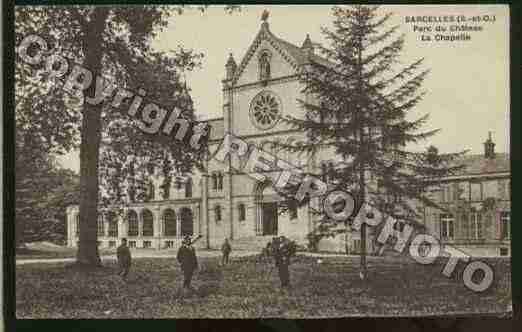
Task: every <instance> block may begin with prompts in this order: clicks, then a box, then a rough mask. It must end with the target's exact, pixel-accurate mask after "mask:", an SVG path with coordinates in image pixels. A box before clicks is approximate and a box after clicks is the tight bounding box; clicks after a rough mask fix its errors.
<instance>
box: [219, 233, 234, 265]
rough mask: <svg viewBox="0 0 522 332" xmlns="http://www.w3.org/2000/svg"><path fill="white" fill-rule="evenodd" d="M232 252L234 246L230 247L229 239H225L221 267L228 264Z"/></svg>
mask: <svg viewBox="0 0 522 332" xmlns="http://www.w3.org/2000/svg"><path fill="white" fill-rule="evenodd" d="M231 251H232V246H230V242H228V239H227V238H225V242H223V245H222V246H221V253H222V254H223V258H222V260H221V265H225V264H228V256H229V255H230V252H231Z"/></svg>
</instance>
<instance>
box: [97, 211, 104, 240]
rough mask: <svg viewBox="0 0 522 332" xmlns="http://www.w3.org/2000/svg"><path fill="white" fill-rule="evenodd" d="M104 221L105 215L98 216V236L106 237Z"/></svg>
mask: <svg viewBox="0 0 522 332" xmlns="http://www.w3.org/2000/svg"><path fill="white" fill-rule="evenodd" d="M104 226H105V225H104V220H103V213H99V214H98V223H97V230H98V236H104V235H105V227H104Z"/></svg>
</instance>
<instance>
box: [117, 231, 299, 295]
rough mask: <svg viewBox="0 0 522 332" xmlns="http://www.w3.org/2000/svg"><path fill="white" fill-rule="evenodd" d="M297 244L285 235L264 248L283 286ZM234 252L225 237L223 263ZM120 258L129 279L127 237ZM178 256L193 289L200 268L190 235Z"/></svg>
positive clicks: (287, 282) (186, 283)
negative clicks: (193, 281)
mask: <svg viewBox="0 0 522 332" xmlns="http://www.w3.org/2000/svg"><path fill="white" fill-rule="evenodd" d="M296 248H297V247H296V245H295V243H294V242H293V241H290V240H289V239H287V238H286V237H284V236H280V237H274V238H273V239H272V241H270V242H268V243H267V245H266V248H265V249H264V252H265V254H267V255H268V256H269V257H273V259H274V264H275V266H276V267H277V268H278V272H279V278H280V280H281V287H282V288H288V287H290V274H289V271H288V266H289V265H290V259H291V257H292V256H293V255H295V252H296ZM231 252H232V246H231V245H230V242H229V241H228V239H225V241H224V242H223V245H222V246H221V253H222V257H221V264H222V265H227V264H229V257H230V253H231ZM116 256H117V259H118V266H119V271H118V275H119V276H120V277H121V278H122V279H123V280H126V279H127V275H128V274H129V271H130V267H131V262H132V257H131V252H130V249H129V247H128V246H127V239H125V238H123V239H122V240H121V245H120V246H119V247H118V249H117V251H116ZM176 258H177V260H178V262H179V264H180V266H181V270H182V271H183V288H186V289H192V287H191V285H190V284H191V281H192V276H193V274H194V271H195V270H197V268H198V259H197V256H196V249H195V248H194V246H193V241H192V239H191V237H190V236H185V237H184V238H183V240H182V242H181V246H180V248H179V249H178V253H177V255H176Z"/></svg>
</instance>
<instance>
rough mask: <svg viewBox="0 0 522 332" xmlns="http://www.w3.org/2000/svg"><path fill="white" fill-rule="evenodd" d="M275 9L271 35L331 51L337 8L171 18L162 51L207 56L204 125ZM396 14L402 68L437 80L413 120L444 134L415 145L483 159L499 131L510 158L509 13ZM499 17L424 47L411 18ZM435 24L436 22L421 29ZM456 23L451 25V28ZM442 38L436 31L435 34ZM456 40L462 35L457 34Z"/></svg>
mask: <svg viewBox="0 0 522 332" xmlns="http://www.w3.org/2000/svg"><path fill="white" fill-rule="evenodd" d="M264 9H268V11H269V12H270V16H269V19H268V22H269V24H270V30H271V31H272V33H274V34H275V35H276V36H278V37H279V38H282V39H284V40H286V41H288V42H291V43H293V44H295V45H298V46H300V45H301V44H302V42H303V41H304V39H305V37H306V34H307V33H308V34H310V38H311V39H312V41H313V42H315V43H321V44H323V45H324V46H327V45H328V43H327V41H326V40H325V38H324V37H323V35H322V33H321V27H331V22H332V15H331V6H323V5H321V6H319V5H307V6H304V5H302V6H293V5H292V6H291V5H278V6H268V5H264V6H243V7H242V9H241V11H240V12H235V13H233V14H228V13H226V12H225V11H224V10H223V8H222V7H219V6H211V7H209V8H208V9H207V10H206V11H205V12H204V13H201V12H200V11H198V10H186V11H185V12H184V13H183V14H182V15H174V16H173V17H171V18H170V21H169V25H168V26H167V27H166V29H165V30H164V31H163V32H161V33H160V34H159V35H158V36H157V38H156V40H154V42H153V46H154V48H156V49H158V50H169V49H176V48H177V47H178V45H182V46H183V47H184V48H189V49H194V50H195V51H197V52H202V53H203V54H204V55H205V57H204V59H203V62H202V66H201V68H199V69H196V70H195V71H194V72H187V73H186V75H185V76H186V80H187V83H188V85H189V87H190V88H191V90H192V91H191V95H192V98H193V100H194V104H195V108H196V112H197V114H198V117H199V118H200V119H208V118H215V117H220V116H222V114H221V112H222V90H221V89H222V86H221V80H222V79H223V78H224V75H225V67H224V66H225V62H226V60H227V58H228V55H229V53H232V54H233V56H234V58H235V60H236V62H237V63H238V64H239V63H240V62H241V59H242V58H243V56H244V55H245V53H246V51H247V49H248V47H249V46H250V44H251V42H252V41H253V40H254V38H255V36H256V34H257V32H258V31H259V29H260V26H261V21H260V17H261V13H262V12H263V10H264ZM381 10H382V12H391V13H392V14H393V16H392V18H391V19H390V23H391V24H393V25H395V24H397V25H399V30H398V33H403V34H404V35H405V45H404V48H403V51H402V56H401V62H402V63H400V64H399V66H400V65H406V64H408V63H411V62H413V61H415V60H417V59H419V58H424V67H423V68H425V69H430V74H429V76H428V77H427V79H426V81H425V82H424V85H423V87H422V88H423V89H424V90H425V91H426V92H427V94H426V96H425V97H424V99H423V101H422V102H421V103H420V104H419V105H418V106H417V107H416V109H415V110H414V111H413V113H412V114H411V117H412V118H414V117H420V116H422V115H424V114H426V113H429V114H430V119H429V121H428V124H427V125H426V127H425V128H424V129H427V130H429V129H437V128H440V129H441V131H440V132H439V133H438V134H437V135H435V136H433V137H431V138H430V139H429V140H428V141H426V142H424V143H422V144H419V145H417V146H412V147H411V149H412V150H416V151H420V150H424V149H425V148H426V146H428V145H431V144H432V145H435V146H436V147H437V148H439V150H440V151H441V152H457V151H462V150H466V149H467V150H469V153H470V154H480V153H483V142H484V141H485V140H486V138H487V136H488V131H491V132H492V135H493V140H494V141H495V143H496V148H495V149H496V151H497V152H509V98H510V97H509V96H510V92H509V9H508V7H507V6H499V5H481V6H479V5H471V6H455V5H452V6H441V5H439V6H429V5H422V6H421V5H415V6H414V5H400V6H383V7H381ZM420 15H421V16H437V17H438V16H452V15H455V16H457V15H466V17H468V18H470V17H472V16H481V17H483V15H489V17H492V16H493V15H494V16H495V22H491V21H490V22H487V23H481V24H476V23H468V25H473V26H477V25H480V26H481V27H482V28H483V30H482V31H478V32H469V33H468V34H469V35H470V36H471V40H468V41H453V42H450V41H431V42H426V41H421V33H419V32H417V31H414V24H413V23H407V22H406V17H410V16H420ZM416 25H417V26H419V27H420V26H431V27H432V28H434V24H422V23H419V24H416ZM450 25H451V24H449V23H447V24H443V26H445V27H449V26H450ZM434 34H435V33H431V35H432V36H433V35H434ZM454 34H455V33H454ZM78 156H79V153H78V151H74V152H72V153H70V154H68V155H65V156H63V157H61V158H59V161H60V163H61V164H62V166H63V167H66V168H71V169H73V170H76V171H78V170H79V157H78Z"/></svg>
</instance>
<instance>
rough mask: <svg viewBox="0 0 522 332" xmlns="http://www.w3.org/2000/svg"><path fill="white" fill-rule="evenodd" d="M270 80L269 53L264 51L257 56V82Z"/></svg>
mask: <svg viewBox="0 0 522 332" xmlns="http://www.w3.org/2000/svg"><path fill="white" fill-rule="evenodd" d="M268 79H270V53H269V52H268V51H264V52H262V53H261V55H260V56H259V80H260V81H264V80H268Z"/></svg>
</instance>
